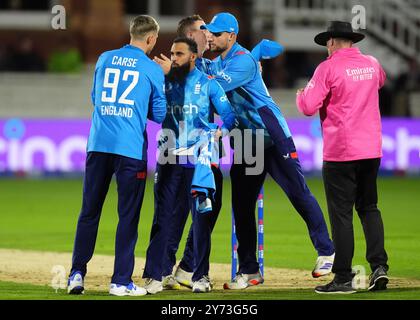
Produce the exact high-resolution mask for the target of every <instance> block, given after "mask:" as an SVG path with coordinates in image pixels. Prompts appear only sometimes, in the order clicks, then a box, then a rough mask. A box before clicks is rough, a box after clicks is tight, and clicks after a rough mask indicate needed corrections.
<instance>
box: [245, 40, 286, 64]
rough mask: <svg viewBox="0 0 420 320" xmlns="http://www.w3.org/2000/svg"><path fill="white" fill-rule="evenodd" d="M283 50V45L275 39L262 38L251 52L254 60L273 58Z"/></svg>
mask: <svg viewBox="0 0 420 320" xmlns="http://www.w3.org/2000/svg"><path fill="white" fill-rule="evenodd" d="M283 51H284V47H283V46H282V45H281V44H280V43H277V42H275V41H272V40H268V39H263V40H261V42H260V43H258V44H257V45H256V46H255V47H254V49H252V51H251V54H252V55H253V56H254V58H255V60H257V61H260V60H265V59H273V58H275V57H277V56H278V55H279V54H281V53H282V52H283Z"/></svg>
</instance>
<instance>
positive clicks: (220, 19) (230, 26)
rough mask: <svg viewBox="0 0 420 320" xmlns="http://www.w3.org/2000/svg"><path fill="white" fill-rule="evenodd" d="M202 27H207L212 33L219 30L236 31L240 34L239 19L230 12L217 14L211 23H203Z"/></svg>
mask: <svg viewBox="0 0 420 320" xmlns="http://www.w3.org/2000/svg"><path fill="white" fill-rule="evenodd" d="M200 29H207V30H208V31H210V32H211V33H217V32H234V33H235V34H238V32H239V24H238V20H236V18H235V17H234V16H233V15H232V14H230V13H229V12H221V13H218V14H216V15H215V16H214V17H213V19H212V20H211V21H210V23H209V24H205V25H202V26H201V27H200Z"/></svg>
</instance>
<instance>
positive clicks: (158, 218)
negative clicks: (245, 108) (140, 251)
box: [143, 38, 235, 294]
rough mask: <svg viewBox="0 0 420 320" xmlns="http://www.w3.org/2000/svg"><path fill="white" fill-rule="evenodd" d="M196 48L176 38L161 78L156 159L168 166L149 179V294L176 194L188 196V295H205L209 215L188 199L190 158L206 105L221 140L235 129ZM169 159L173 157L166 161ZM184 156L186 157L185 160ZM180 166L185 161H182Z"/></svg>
mask: <svg viewBox="0 0 420 320" xmlns="http://www.w3.org/2000/svg"><path fill="white" fill-rule="evenodd" d="M196 58H197V44H196V42H195V41H193V40H191V39H189V38H177V39H175V40H174V43H173V45H172V48H171V61H172V67H171V70H170V72H169V73H168V75H167V81H166V86H165V88H166V99H167V114H166V118H165V120H164V122H163V124H162V128H163V129H166V130H168V131H170V132H172V133H173V134H168V135H167V134H164V137H163V138H165V141H166V144H167V147H165V148H163V150H162V153H164V154H165V156H167V157H168V158H169V159H171V158H172V160H174V163H172V162H168V163H158V165H157V168H156V176H155V216H154V219H153V225H152V230H151V236H150V243H149V247H148V249H147V254H146V265H145V269H144V273H143V278H145V279H146V286H145V288H146V289H147V291H148V292H149V293H152V294H154V293H157V292H160V291H162V290H163V286H162V277H163V269H164V265H163V264H164V260H165V258H166V255H165V253H166V250H167V244H168V238H169V235H170V230H171V227H172V226H171V223H172V221H173V220H174V214H176V211H175V210H174V208H175V207H176V204H177V201H178V193H179V192H180V191H181V190H183V189H185V190H183V192H185V193H188V194H189V202H190V203H193V205H192V213H193V233H194V241H193V247H194V248H193V255H194V261H195V263H194V270H193V276H192V281H193V286H192V290H193V292H208V291H210V290H211V283H210V279H209V256H210V244H211V229H212V225H211V224H212V222H211V221H210V220H212V218H211V215H212V214H213V212H211V211H210V212H207V213H201V212H198V210H197V206H196V202H195V200H194V199H193V195H192V193H191V184H192V178H193V175H194V170H195V163H193V162H191V161H190V159H191V158H190V157H189V156H190V155H191V153H190V152H189V151H190V150H191V152H193V150H194V149H195V148H196V145H197V143H199V141H200V136H201V133H202V132H205V131H207V130H209V129H211V127H212V125H211V122H210V113H211V104H212V105H213V106H214V107H215V109H216V111H217V113H218V114H219V115H220V116H221V118H222V120H223V125H222V128H221V129H220V130H219V131H218V136H220V135H226V134H227V133H228V132H229V130H230V129H232V128H233V127H234V125H235V115H234V113H233V111H232V108H231V105H230V103H229V101H228V99H227V97H226V94H225V93H224V91H223V89H222V88H221V86H220V85H219V84H218V83H217V82H216V81H215V80H214V79H212V77H210V76H208V75H206V74H204V73H202V72H201V71H199V70H198V69H197V68H196V67H195V61H196ZM171 155H172V156H173V157H171ZM185 156H188V157H185ZM184 160H185V161H184Z"/></svg>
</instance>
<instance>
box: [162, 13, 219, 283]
mask: <svg viewBox="0 0 420 320" xmlns="http://www.w3.org/2000/svg"><path fill="white" fill-rule="evenodd" d="M204 24H205V23H204V20H203V19H202V18H201V17H200V16H199V15H192V16H188V17H186V18H184V19H182V20H181V21H180V22H179V24H178V28H177V35H178V37H187V38H190V39H193V40H194V41H195V42H196V43H197V59H196V60H195V66H196V68H197V69H198V70H200V71H202V72H204V73H208V72H209V71H208V66H209V65H210V64H211V60H208V59H205V58H203V54H204V52H205V51H206V50H208V48H209V45H208V41H207V35H208V33H207V31H205V30H201V29H200V27H201V26H202V25H204ZM155 61H156V62H158V63H159V64H160V65H161V66H162V68H163V69H164V71H165V73H166V74H167V78H168V80H170V81H176V78H177V77H178V78H179V79H183V78H185V73H188V72H189V68H188V65H185V66H176V65H173V64H172V63H171V60H170V59H169V58H167V57H166V56H165V55H163V54H161V55H160V58H157V57H155ZM174 66H176V67H175V68H173V67H174ZM215 112H216V110H215V108H214V106H213V105H211V109H210V114H209V121H210V122H213V121H214V113H215ZM221 142H222V141H221V140H220V144H219V150H220V151H221V153H220V156H222V151H223V147H222V144H221ZM211 169H212V171H213V176H214V180H215V184H216V192H215V194H214V200H212V211H213V212H212V214H211V215H210V216H209V217H210V219H209V222H210V228H211V230H213V228H214V225H215V224H216V220H217V217H218V215H219V212H220V209H221V207H222V188H223V174H222V171H221V170H220V167H219V166H212V167H211ZM186 191H188V190H186V189H180V190H179V193H178V198H177V202H176V207H175V208H174V210H175V213H174V221H173V222H172V223H171V229H170V235H169V240H168V250H167V257H166V259H164V265H163V269H164V271H163V276H164V279H163V289H164V290H165V289H166V290H168V289H172V290H174V289H175V290H177V289H180V284H182V285H184V286H186V287H190V288H192V285H193V283H192V275H193V269H194V255H193V226H192V224H191V226H190V229H189V232H188V237H187V241H186V244H185V249H184V253H183V256H182V259H181V260H180V262H179V264H178V266H177V268H176V270H175V273H174V275H172V270H173V267H174V266H175V263H176V252H177V251H178V248H179V243H180V241H181V238H182V234H183V232H184V228H185V224H186V222H187V219H188V215H189V212H190V209H191V203H190V201H189V200H190V197H189V192H186Z"/></svg>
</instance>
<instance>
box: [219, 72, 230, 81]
mask: <svg viewBox="0 0 420 320" xmlns="http://www.w3.org/2000/svg"><path fill="white" fill-rule="evenodd" d="M217 75H218V76H221V77H222V78H223V80H225V81H227V82H228V83H231V82H232V78H231V77H230V76H229V75H227V74H226V73H224V72H223V71H218V72H217Z"/></svg>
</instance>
